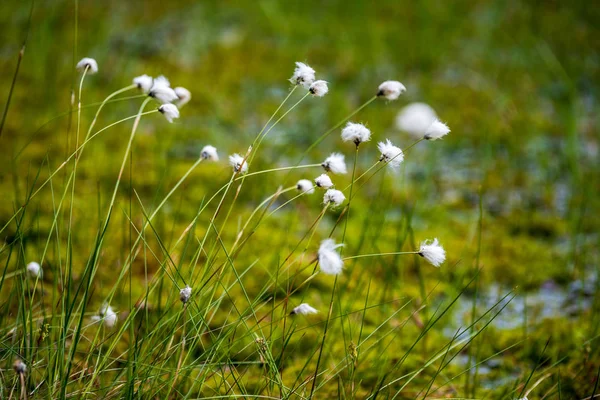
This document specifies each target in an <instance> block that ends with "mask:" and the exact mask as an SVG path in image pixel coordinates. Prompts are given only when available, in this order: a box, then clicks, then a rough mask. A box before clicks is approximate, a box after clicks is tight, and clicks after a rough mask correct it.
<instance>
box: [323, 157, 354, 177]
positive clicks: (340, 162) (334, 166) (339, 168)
mask: <svg viewBox="0 0 600 400" xmlns="http://www.w3.org/2000/svg"><path fill="white" fill-rule="evenodd" d="M321 166H322V167H323V168H325V171H327V172H329V171H331V172H333V173H334V174H345V173H346V172H348V171H347V170H346V163H345V162H344V155H343V154H340V153H331V155H330V156H329V157H327V158H326V159H325V161H323V163H322V164H321Z"/></svg>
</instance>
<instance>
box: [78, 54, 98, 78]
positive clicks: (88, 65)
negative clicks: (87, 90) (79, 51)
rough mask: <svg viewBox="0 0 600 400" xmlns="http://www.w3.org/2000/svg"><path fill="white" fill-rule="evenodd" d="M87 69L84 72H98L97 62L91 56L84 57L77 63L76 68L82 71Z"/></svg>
mask: <svg viewBox="0 0 600 400" xmlns="http://www.w3.org/2000/svg"><path fill="white" fill-rule="evenodd" d="M86 69H87V72H86V74H90V75H91V74H95V73H96V72H98V63H97V62H96V60H94V59H93V58H89V57H84V58H82V59H81V60H80V61H79V62H78V63H77V70H78V71H79V72H83V71H85V70H86Z"/></svg>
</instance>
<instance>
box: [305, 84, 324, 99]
mask: <svg viewBox="0 0 600 400" xmlns="http://www.w3.org/2000/svg"><path fill="white" fill-rule="evenodd" d="M308 91H309V92H310V93H311V94H312V95H313V96H315V97H323V96H325V95H326V94H327V92H329V87H327V82H325V81H314V82H313V84H312V85H310V87H309V88H308Z"/></svg>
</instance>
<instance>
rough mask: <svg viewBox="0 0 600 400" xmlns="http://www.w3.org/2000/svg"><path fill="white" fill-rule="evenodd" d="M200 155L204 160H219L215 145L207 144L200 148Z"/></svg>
mask: <svg viewBox="0 0 600 400" xmlns="http://www.w3.org/2000/svg"><path fill="white" fill-rule="evenodd" d="M200 157H202V158H203V159H204V160H209V161H219V155H218V154H217V148H216V147H215V146H211V145H207V146H204V147H203V148H202V151H201V152H200Z"/></svg>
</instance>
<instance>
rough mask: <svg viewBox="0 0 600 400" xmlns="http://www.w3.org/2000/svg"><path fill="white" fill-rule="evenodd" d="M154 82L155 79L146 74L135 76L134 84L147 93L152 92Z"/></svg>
mask: <svg viewBox="0 0 600 400" xmlns="http://www.w3.org/2000/svg"><path fill="white" fill-rule="evenodd" d="M153 83H154V79H152V77H151V76H150V75H146V74H144V75H140V76H136V77H135V78H133V84H134V85H135V86H137V88H138V89H140V90H141V91H142V92H144V93H146V94H148V93H149V92H150V89H152V85H153Z"/></svg>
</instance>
